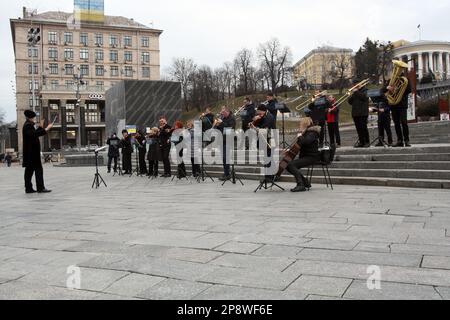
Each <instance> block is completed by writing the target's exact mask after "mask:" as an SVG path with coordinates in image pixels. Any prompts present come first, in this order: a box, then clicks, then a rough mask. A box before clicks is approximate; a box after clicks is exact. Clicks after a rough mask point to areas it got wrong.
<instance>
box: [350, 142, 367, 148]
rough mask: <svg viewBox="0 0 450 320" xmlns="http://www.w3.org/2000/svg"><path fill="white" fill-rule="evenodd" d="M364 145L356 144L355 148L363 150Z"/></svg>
mask: <svg viewBox="0 0 450 320" xmlns="http://www.w3.org/2000/svg"><path fill="white" fill-rule="evenodd" d="M363 147H364V145H363V144H361V143H358V144H355V146H354V147H353V148H363Z"/></svg>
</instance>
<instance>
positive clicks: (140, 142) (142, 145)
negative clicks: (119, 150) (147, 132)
mask: <svg viewBox="0 0 450 320" xmlns="http://www.w3.org/2000/svg"><path fill="white" fill-rule="evenodd" d="M134 141H135V143H136V147H137V149H138V158H139V173H140V174H141V175H147V172H148V171H147V163H146V162H145V156H146V153H147V140H146V139H145V136H144V134H143V133H142V132H141V131H138V132H137V134H136V136H135V137H134Z"/></svg>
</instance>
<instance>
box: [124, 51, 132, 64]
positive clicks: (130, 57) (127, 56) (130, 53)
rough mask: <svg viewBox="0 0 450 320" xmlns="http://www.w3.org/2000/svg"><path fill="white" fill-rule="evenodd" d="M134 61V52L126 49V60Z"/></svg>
mask: <svg viewBox="0 0 450 320" xmlns="http://www.w3.org/2000/svg"><path fill="white" fill-rule="evenodd" d="M132 61H133V52H131V51H125V62H132Z"/></svg>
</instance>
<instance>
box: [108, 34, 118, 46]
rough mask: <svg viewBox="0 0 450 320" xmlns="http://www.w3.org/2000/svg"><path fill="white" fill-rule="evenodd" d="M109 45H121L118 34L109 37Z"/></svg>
mask: <svg viewBox="0 0 450 320" xmlns="http://www.w3.org/2000/svg"><path fill="white" fill-rule="evenodd" d="M109 45H110V46H111V47H117V46H118V45H119V40H118V38H117V36H116V35H111V36H110V37H109Z"/></svg>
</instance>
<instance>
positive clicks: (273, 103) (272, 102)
mask: <svg viewBox="0 0 450 320" xmlns="http://www.w3.org/2000/svg"><path fill="white" fill-rule="evenodd" d="M267 103H268V104H267V110H268V111H269V112H270V114H271V115H272V117H273V118H274V120H275V128H274V129H276V128H277V117H278V110H277V104H278V100H277V99H276V98H275V95H274V94H273V93H272V92H269V93H268V94H267Z"/></svg>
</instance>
